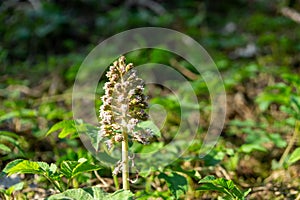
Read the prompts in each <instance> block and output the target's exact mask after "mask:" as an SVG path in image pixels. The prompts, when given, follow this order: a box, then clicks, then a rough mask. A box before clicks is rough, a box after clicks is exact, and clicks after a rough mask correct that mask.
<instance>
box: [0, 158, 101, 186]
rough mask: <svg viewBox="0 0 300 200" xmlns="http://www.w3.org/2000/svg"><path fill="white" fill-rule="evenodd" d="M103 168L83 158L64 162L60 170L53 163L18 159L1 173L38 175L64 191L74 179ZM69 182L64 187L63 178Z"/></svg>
mask: <svg viewBox="0 0 300 200" xmlns="http://www.w3.org/2000/svg"><path fill="white" fill-rule="evenodd" d="M101 168H102V167H101V166H97V165H93V164H90V163H88V162H87V159H85V158H81V159H79V160H78V161H63V162H62V163H61V166H60V169H58V168H57V166H56V165H55V164H53V163H51V165H50V166H49V164H47V163H45V162H35V161H29V160H22V159H17V160H14V161H12V162H10V163H8V164H7V165H6V167H5V168H4V169H3V171H2V172H1V173H2V174H5V175H8V176H10V175H12V174H37V175H42V176H44V177H45V178H47V179H48V180H49V181H50V182H51V183H52V184H53V185H54V186H55V187H56V188H57V189H58V190H59V191H63V190H64V188H65V187H67V188H68V187H69V185H70V183H71V181H72V180H74V178H75V177H76V176H78V175H80V174H82V173H85V172H89V171H96V170H99V169H101ZM63 176H64V177H66V178H67V180H68V183H67V186H65V185H64V182H63V180H62V177H63Z"/></svg>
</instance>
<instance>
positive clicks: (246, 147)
mask: <svg viewBox="0 0 300 200" xmlns="http://www.w3.org/2000/svg"><path fill="white" fill-rule="evenodd" d="M240 151H241V152H243V153H251V152H252V151H262V152H267V149H266V148H265V147H263V146H262V145H261V144H243V145H242V146H241V147H240Z"/></svg>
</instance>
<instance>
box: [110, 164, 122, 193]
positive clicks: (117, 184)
mask: <svg viewBox="0 0 300 200" xmlns="http://www.w3.org/2000/svg"><path fill="white" fill-rule="evenodd" d="M111 171H114V170H113V169H112V170H111ZM113 180H114V184H115V188H116V190H119V189H120V186H119V181H118V176H117V175H113Z"/></svg>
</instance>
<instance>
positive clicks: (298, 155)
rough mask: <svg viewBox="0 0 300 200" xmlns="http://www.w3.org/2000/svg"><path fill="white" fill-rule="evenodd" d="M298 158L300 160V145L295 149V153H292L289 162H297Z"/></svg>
mask: <svg viewBox="0 0 300 200" xmlns="http://www.w3.org/2000/svg"><path fill="white" fill-rule="evenodd" d="M298 160H300V147H298V148H297V149H295V150H294V151H293V153H292V154H291V156H290V158H289V160H288V163H289V164H290V165H291V164H293V163H295V162H297V161H298Z"/></svg>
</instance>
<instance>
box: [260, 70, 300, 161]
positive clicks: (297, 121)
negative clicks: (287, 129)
mask: <svg viewBox="0 0 300 200" xmlns="http://www.w3.org/2000/svg"><path fill="white" fill-rule="evenodd" d="M281 78H282V80H283V81H282V82H279V83H275V84H274V85H271V86H269V87H267V88H266V89H265V91H264V92H263V93H261V94H260V95H259V96H258V97H257V102H258V105H259V107H260V109H261V110H262V111H265V110H267V108H268V107H269V105H271V104H277V105H279V109H280V111H282V112H284V113H286V114H287V115H288V116H289V117H288V118H286V120H285V124H286V125H292V126H294V132H293V134H292V137H291V139H290V140H289V143H288V145H287V147H286V148H285V151H284V153H283V154H282V156H281V158H280V160H279V166H283V165H284V164H287V165H291V164H293V163H295V162H297V161H298V160H300V150H299V148H296V149H295V150H294V151H293V152H292V154H290V151H291V150H292V148H293V146H294V144H295V142H296V141H297V139H298V138H299V137H300V89H299V88H300V78H299V76H298V75H295V74H292V73H285V74H282V75H281ZM288 157H290V158H289V159H288Z"/></svg>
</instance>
